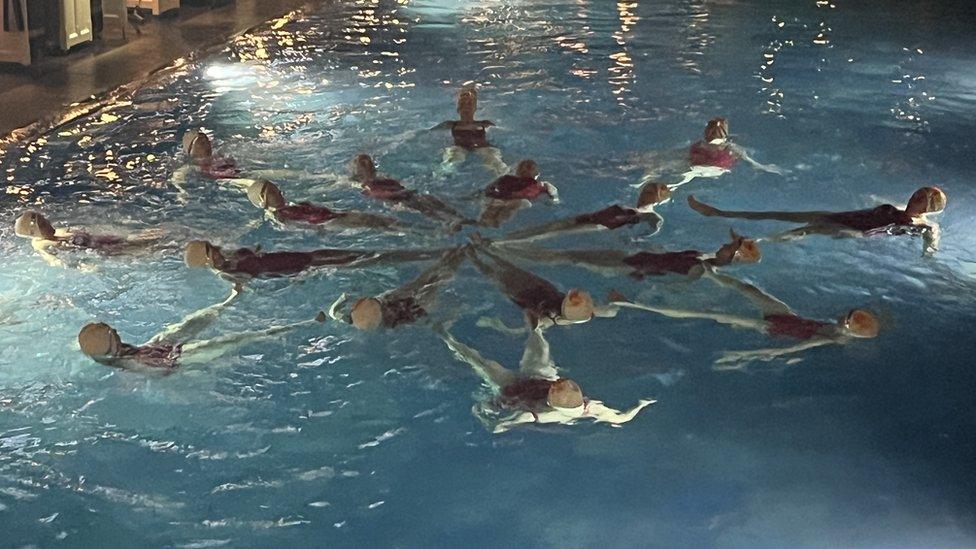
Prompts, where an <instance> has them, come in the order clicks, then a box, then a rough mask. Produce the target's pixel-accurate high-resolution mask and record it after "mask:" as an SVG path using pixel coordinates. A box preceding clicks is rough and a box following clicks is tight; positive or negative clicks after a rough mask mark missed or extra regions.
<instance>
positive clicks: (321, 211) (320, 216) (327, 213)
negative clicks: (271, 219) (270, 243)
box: [275, 202, 346, 225]
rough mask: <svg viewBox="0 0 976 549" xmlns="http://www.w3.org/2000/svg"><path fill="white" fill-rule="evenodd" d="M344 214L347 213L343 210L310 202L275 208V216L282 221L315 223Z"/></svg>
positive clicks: (330, 219)
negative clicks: (335, 210) (338, 210)
mask: <svg viewBox="0 0 976 549" xmlns="http://www.w3.org/2000/svg"><path fill="white" fill-rule="evenodd" d="M344 215H346V214H345V213H343V212H334V211H332V210H330V209H329V208H326V207H325V206H315V205H313V204H309V203H308V202H302V203H300V204H292V205H291V206H285V207H284V208H278V209H277V210H275V217H277V218H278V219H279V220H280V221H304V222H305V223H311V224H313V225H318V224H321V223H325V222H327V221H332V220H333V219H335V218H337V217H342V216H344Z"/></svg>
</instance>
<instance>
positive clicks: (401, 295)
mask: <svg viewBox="0 0 976 549" xmlns="http://www.w3.org/2000/svg"><path fill="white" fill-rule="evenodd" d="M466 250H467V246H461V247H458V248H456V249H453V250H450V251H448V252H447V253H445V254H444V256H443V257H442V258H441V259H440V261H438V262H437V263H435V264H434V265H433V266H431V267H430V268H428V269H427V270H425V271H424V272H422V273H420V276H418V277H417V278H415V279H413V280H412V281H410V282H408V283H407V284H404V285H403V286H400V287H399V288H396V289H394V290H390V291H388V292H384V293H382V294H380V295H378V296H375V297H364V298H360V299H358V300H356V301H355V302H354V303H353V305H352V307H351V308H350V310H349V312H348V313H342V312H341V311H342V308H343V306H344V305H345V304H346V302H347V301H348V299H347V297H346V294H342V295H341V296H339V299H337V300H336V302H335V303H333V304H332V307H330V308H329V316H330V317H332V318H333V319H335V320H338V321H340V322H346V323H349V324H352V325H353V326H355V327H356V328H359V329H360V330H375V329H377V328H397V327H399V326H402V325H404V324H412V323H414V322H417V321H418V320H420V319H421V318H424V317H426V316H427V315H428V314H429V313H430V311H431V310H432V309H433V307H434V305H435V301H436V299H437V293H438V292H439V291H440V289H441V288H442V287H443V286H444V285H445V284H447V283H448V282H450V281H451V280H452V279H453V278H454V274H455V273H456V272H457V270H458V267H460V266H461V263H462V262H463V261H464V258H465V252H466Z"/></svg>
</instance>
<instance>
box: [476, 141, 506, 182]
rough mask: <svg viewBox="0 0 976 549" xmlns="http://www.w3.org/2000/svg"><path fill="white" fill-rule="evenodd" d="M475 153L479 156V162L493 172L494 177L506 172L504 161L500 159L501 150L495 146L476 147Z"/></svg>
mask: <svg viewBox="0 0 976 549" xmlns="http://www.w3.org/2000/svg"><path fill="white" fill-rule="evenodd" d="M475 154H477V155H478V156H479V157H480V158H481V162H482V163H483V164H484V165H485V167H486V168H488V170H489V171H490V172H492V173H494V174H495V176H496V177H501V176H503V175H505V174H506V173H508V166H507V165H506V164H505V161H504V160H502V151H501V150H499V149H497V148H495V147H483V148H480V149H476V150H475Z"/></svg>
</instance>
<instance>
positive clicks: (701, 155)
mask: <svg viewBox="0 0 976 549" xmlns="http://www.w3.org/2000/svg"><path fill="white" fill-rule="evenodd" d="M737 160H738V159H737V158H736V157H735V155H734V154H732V151H730V150H729V149H727V148H725V147H722V146H715V145H711V144H709V143H703V142H701V141H697V142H695V143H693V144H692V145H691V148H690V149H689V150H688V163H689V164H691V165H692V166H714V167H716V168H723V169H726V170H731V169H732V166H735V163H736V161H737Z"/></svg>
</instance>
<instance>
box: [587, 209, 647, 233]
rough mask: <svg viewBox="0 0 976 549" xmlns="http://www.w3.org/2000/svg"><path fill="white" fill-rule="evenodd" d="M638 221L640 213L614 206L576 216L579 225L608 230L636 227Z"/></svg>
mask: <svg viewBox="0 0 976 549" xmlns="http://www.w3.org/2000/svg"><path fill="white" fill-rule="evenodd" d="M640 220H641V217H640V212H638V211H637V210H635V209H633V208H624V207H621V206H618V205H616V204H615V205H613V206H610V207H609V208H604V209H602V210H600V211H598V212H592V213H588V214H583V215H578V216H576V222H577V223H579V224H580V225H602V226H604V227H606V228H608V229H618V228H620V227H623V226H625V225H636V224H637V223H640Z"/></svg>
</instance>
